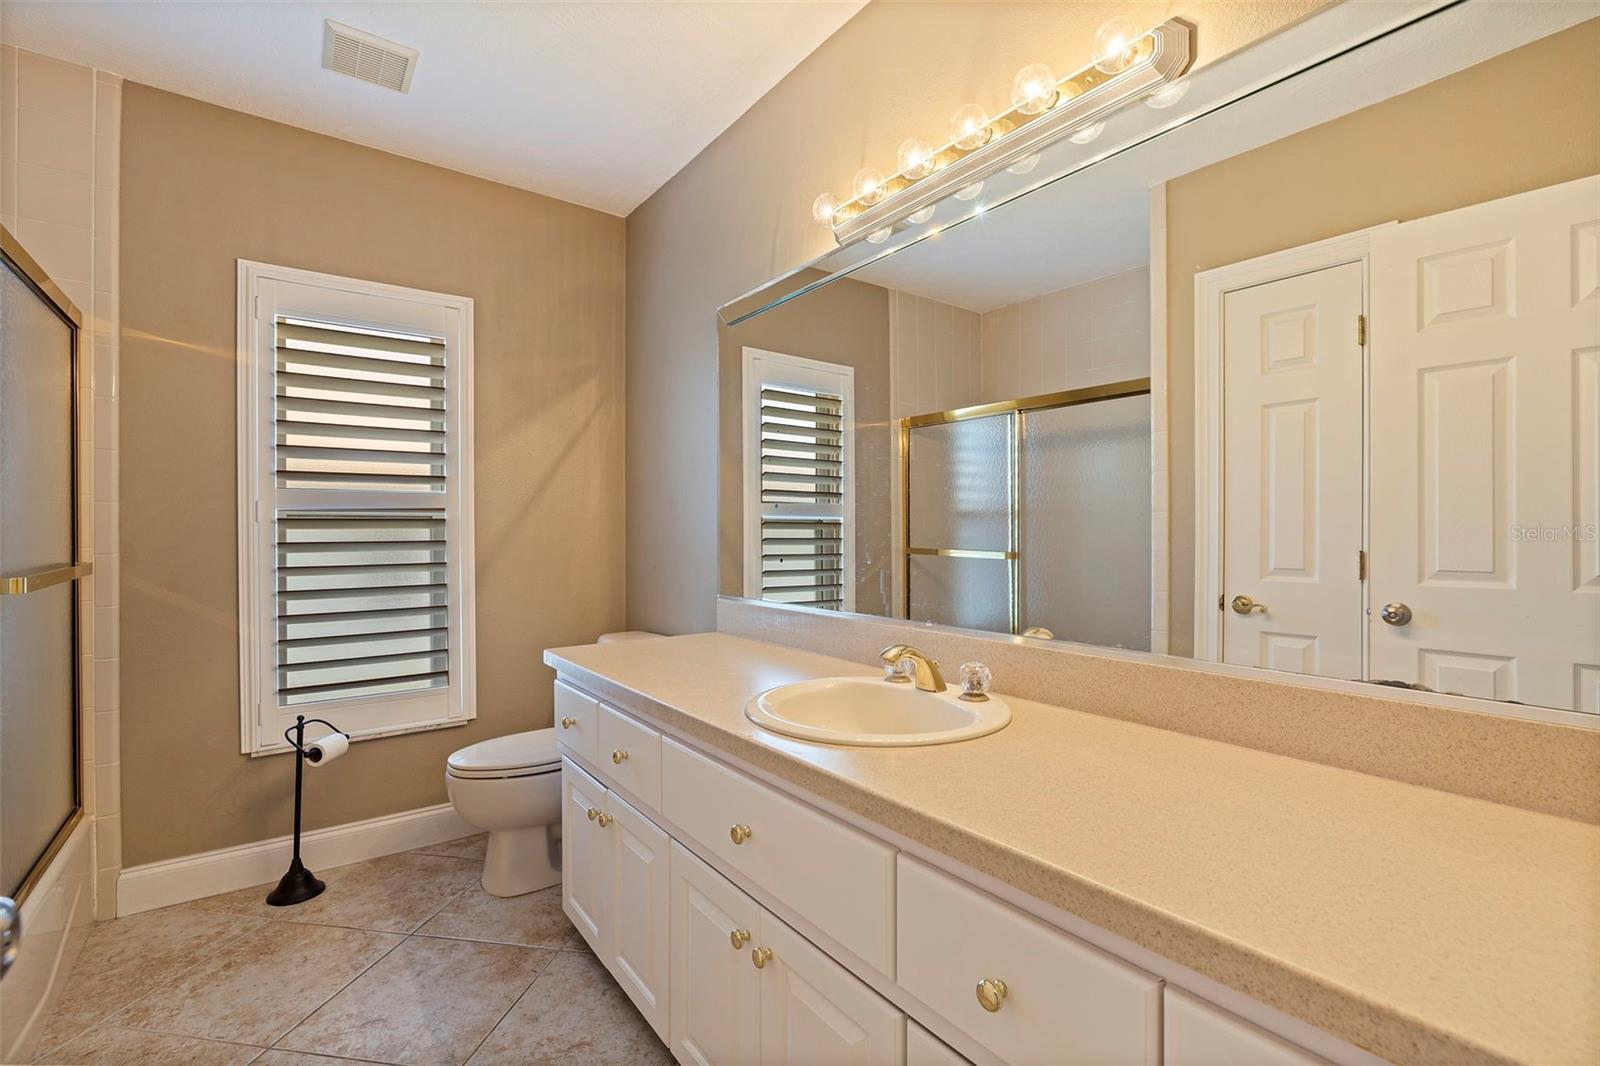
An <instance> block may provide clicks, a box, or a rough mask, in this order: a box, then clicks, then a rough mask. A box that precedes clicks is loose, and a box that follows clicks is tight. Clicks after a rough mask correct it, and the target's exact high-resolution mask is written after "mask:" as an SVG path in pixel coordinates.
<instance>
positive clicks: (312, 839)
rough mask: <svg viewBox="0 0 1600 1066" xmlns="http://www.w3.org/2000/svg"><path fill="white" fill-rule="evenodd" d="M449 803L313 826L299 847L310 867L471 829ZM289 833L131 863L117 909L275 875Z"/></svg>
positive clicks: (165, 903) (124, 912)
mask: <svg viewBox="0 0 1600 1066" xmlns="http://www.w3.org/2000/svg"><path fill="white" fill-rule="evenodd" d="M476 832H478V830H477V829H475V828H473V827H472V826H471V825H469V824H467V822H466V821H464V820H463V819H462V817H461V816H460V815H459V814H457V813H456V811H455V808H454V807H452V806H451V805H450V804H448V803H441V804H439V805H438V806H436V807H420V808H418V809H417V810H414V811H402V812H401V813H399V814H386V815H384V816H382V817H380V818H368V819H367V820H366V821H362V822H349V823H346V824H345V825H336V826H331V827H330V828H327V829H315V830H312V831H311V832H309V833H303V834H301V837H300V855H301V858H302V859H303V860H304V862H305V864H306V865H307V866H308V867H310V868H311V869H312V870H313V871H317V870H321V869H325V868H327V867H330V866H343V865H345V864H346V863H351V862H360V861H362V860H363V859H374V858H377V857H378V856H380V855H393V854H395V853H396V852H400V851H410V850H411V849H413V848H420V847H425V846H426V845H428V844H441V843H443V842H444V841H446V840H455V839H457V838H459V837H464V836H471V835H472V834H473V833H476ZM293 843H294V842H293V839H292V838H291V837H287V836H282V837H275V838H274V839H272V840H262V841H258V842H256V843H254V844H240V845H238V846H237V847H232V848H220V849H218V850H216V851H206V852H202V853H200V854H199V855H185V856H184V857H182V858H179V859H166V860H164V861H162V862H152V863H147V864H145V865H143V866H130V867H128V868H127V869H125V870H123V871H122V874H121V876H120V877H118V878H117V917H119V918H124V917H127V916H128V915H130V914H138V913H139V912H141V911H149V910H155V909H156V908H157V907H170V906H171V905H172V904H174V903H187V902H188V901H189V900H193V899H203V898H204V897H206V896H214V895H216V894H217V893H218V892H232V891H234V890H235V889H240V888H249V887H250V886H251V885H261V884H266V883H267V882H269V881H276V880H277V879H278V878H279V877H282V876H283V871H284V870H286V869H288V866H289V857H290V855H291V853H292V852H293V850H294V847H293Z"/></svg>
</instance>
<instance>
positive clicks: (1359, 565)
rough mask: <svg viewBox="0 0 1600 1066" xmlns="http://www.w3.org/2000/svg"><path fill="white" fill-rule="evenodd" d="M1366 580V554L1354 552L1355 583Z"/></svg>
mask: <svg viewBox="0 0 1600 1066" xmlns="http://www.w3.org/2000/svg"><path fill="white" fill-rule="evenodd" d="M1366 579H1367V553H1366V552H1365V551H1358V552H1356V580H1357V581H1365V580H1366Z"/></svg>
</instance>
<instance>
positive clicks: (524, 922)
mask: <svg viewBox="0 0 1600 1066" xmlns="http://www.w3.org/2000/svg"><path fill="white" fill-rule="evenodd" d="M417 932H418V933H421V934H422V935H423V936H448V937H455V938H456V939H459V940H489V941H493V942H495V943H497V944H525V945H528V946H531V947H541V948H559V947H562V946H563V945H565V944H566V942H567V938H568V937H570V936H571V935H572V934H573V933H574V932H576V930H575V929H573V927H572V923H571V922H569V921H567V916H566V915H565V914H563V913H562V911H561V886H560V885H554V886H552V887H550V888H546V889H543V890H541V891H539V892H529V893H527V894H525V895H521V896H511V897H509V898H502V897H500V896H492V895H490V894H489V893H488V892H485V891H484V889H483V886H482V885H474V886H472V887H471V888H469V889H467V890H466V891H465V892H463V893H461V895H459V896H457V897H456V898H455V899H454V900H453V901H451V903H450V905H449V906H447V907H445V909H444V910H442V911H440V912H439V913H438V914H436V915H434V916H433V917H432V918H430V919H429V920H428V921H427V923H426V924H424V925H423V927H422V928H421V929H418V930H417Z"/></svg>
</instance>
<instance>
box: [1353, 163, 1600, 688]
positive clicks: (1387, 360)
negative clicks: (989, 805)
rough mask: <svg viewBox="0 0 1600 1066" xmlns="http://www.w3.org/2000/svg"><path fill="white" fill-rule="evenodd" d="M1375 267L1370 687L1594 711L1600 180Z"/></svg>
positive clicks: (1489, 215)
mask: <svg viewBox="0 0 1600 1066" xmlns="http://www.w3.org/2000/svg"><path fill="white" fill-rule="evenodd" d="M1372 256H1373V257H1372V281H1373V285H1372V326H1373V347H1372V447H1373V457H1374V462H1373V471H1372V617H1371V619H1370V621H1369V627H1370V630H1371V645H1372V650H1371V670H1370V676H1371V677H1372V678H1374V679H1379V680H1382V679H1388V680H1398V681H1406V682H1420V683H1421V684H1423V685H1426V686H1428V687H1429V688H1432V689H1437V690H1440V691H1445V692H1458V693H1462V694H1465V695H1469V696H1482V697H1486V698H1490V699H1498V700H1518V701H1520V702H1523V703H1530V704H1538V705H1540V706H1545V707H1561V708H1567V709H1572V710H1589V711H1600V537H1597V536H1596V533H1597V530H1596V523H1597V522H1600V517H1597V515H1600V428H1597V427H1600V177H1594V178H1583V179H1580V180H1578V181H1573V182H1568V183H1566V184H1563V185H1555V186H1551V187H1550V188H1547V189H1539V190H1536V191H1534V192H1529V193H1523V194H1521V195H1518V196H1510V197H1506V198H1505V199H1502V200H1493V201H1490V202H1488V203H1484V204H1477V205H1474V206H1472V207H1467V208H1463V209H1461V210H1459V211H1450V212H1446V213H1444V214H1440V215H1433V216H1430V217H1428V218H1423V219H1418V220H1417V221H1415V222H1406V223H1402V224H1401V225H1398V226H1391V227H1389V228H1388V229H1384V230H1380V231H1378V232H1376V233H1374V234H1373V237H1372ZM1387 603H1394V604H1396V605H1397V609H1396V610H1395V611H1392V612H1384V611H1383V610H1382V608H1383V606H1384V605H1385V604H1387ZM1398 605H1404V607H1405V608H1406V609H1408V610H1409V615H1410V617H1409V621H1407V620H1405V615H1406V611H1402V610H1399V609H1398Z"/></svg>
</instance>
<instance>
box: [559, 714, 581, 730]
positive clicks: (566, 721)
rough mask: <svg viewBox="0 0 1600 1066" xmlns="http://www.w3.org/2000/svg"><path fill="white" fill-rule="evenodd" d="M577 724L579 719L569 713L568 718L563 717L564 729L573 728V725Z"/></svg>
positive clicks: (562, 726) (562, 724)
mask: <svg viewBox="0 0 1600 1066" xmlns="http://www.w3.org/2000/svg"><path fill="white" fill-rule="evenodd" d="M577 724H578V720H577V719H576V718H573V717H572V716H571V715H568V716H567V717H566V718H563V719H561V728H562V729H571V728H572V727H573V726H575V725H577Z"/></svg>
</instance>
